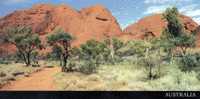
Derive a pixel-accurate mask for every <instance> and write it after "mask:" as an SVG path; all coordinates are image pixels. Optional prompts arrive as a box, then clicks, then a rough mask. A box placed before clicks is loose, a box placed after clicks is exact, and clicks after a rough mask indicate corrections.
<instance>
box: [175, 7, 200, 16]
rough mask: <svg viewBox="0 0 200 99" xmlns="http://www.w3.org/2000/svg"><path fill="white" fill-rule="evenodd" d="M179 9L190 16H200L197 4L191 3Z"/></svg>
mask: <svg viewBox="0 0 200 99" xmlns="http://www.w3.org/2000/svg"><path fill="white" fill-rule="evenodd" d="M179 11H180V12H181V13H183V14H185V15H187V16H190V17H196V16H200V8H198V5H197V4H192V5H188V6H185V7H182V8H180V10H179Z"/></svg>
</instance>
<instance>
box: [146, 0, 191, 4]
mask: <svg viewBox="0 0 200 99" xmlns="http://www.w3.org/2000/svg"><path fill="white" fill-rule="evenodd" d="M189 1H192V0H145V1H144V3H145V4H165V3H169V2H173V3H178V2H189Z"/></svg>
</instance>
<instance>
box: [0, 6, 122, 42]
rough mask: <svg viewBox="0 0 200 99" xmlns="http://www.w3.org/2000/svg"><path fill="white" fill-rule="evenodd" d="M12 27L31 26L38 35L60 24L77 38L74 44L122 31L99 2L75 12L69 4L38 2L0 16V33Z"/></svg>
mask: <svg viewBox="0 0 200 99" xmlns="http://www.w3.org/2000/svg"><path fill="white" fill-rule="evenodd" d="M13 26H30V27H32V29H33V31H34V32H35V33H39V34H40V35H41V36H44V35H47V34H48V33H50V32H52V31H53V30H54V29H55V28H56V27H60V28H63V29H64V30H65V32H68V33H71V34H72V35H73V36H74V37H75V38H76V40H75V41H74V43H76V44H77V45H78V44H81V43H84V42H85V41H87V40H89V39H97V40H99V39H102V38H103V36H104V35H105V34H106V35H107V34H108V35H112V36H115V35H117V34H120V33H121V32H122V31H121V28H120V26H119V24H118V23H117V21H116V19H115V18H114V17H113V16H112V14H111V12H110V11H109V10H108V9H106V8H104V7H103V6H101V5H95V6H92V7H88V8H83V9H81V10H80V11H77V10H75V9H73V8H71V7H70V6H68V5H49V4H39V5H35V6H33V7H32V8H30V9H27V10H20V11H15V12H13V13H11V14H9V15H7V16H5V17H3V18H1V19H0V31H1V32H2V33H3V30H4V29H5V28H7V27H13ZM42 38H44V37H42Z"/></svg>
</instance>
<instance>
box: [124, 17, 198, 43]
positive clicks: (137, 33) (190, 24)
mask: <svg viewBox="0 0 200 99" xmlns="http://www.w3.org/2000/svg"><path fill="white" fill-rule="evenodd" d="M179 18H180V20H181V22H182V24H183V26H184V28H185V30H186V31H187V32H189V33H190V32H193V31H194V30H195V29H196V28H197V27H198V24H197V23H196V22H194V21H193V20H192V19H191V18H190V17H187V16H184V15H180V17H179ZM166 25H167V22H166V21H165V20H164V19H163V17H162V15H161V14H155V15H152V16H147V17H145V18H143V19H141V20H139V21H138V22H136V23H134V24H132V25H130V26H128V27H127V28H126V29H124V35H122V36H121V38H122V39H126V40H127V39H128V40H130V39H144V38H145V37H147V36H154V37H159V36H160V35H161V33H162V31H163V30H164V29H165V27H166Z"/></svg>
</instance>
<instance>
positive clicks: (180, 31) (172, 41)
mask: <svg viewBox="0 0 200 99" xmlns="http://www.w3.org/2000/svg"><path fill="white" fill-rule="evenodd" d="M179 17H180V14H179V12H178V9H177V8H176V7H172V8H167V9H166V11H165V12H164V13H163V18H164V19H165V20H166V21H167V23H168V24H167V27H166V28H165V30H164V31H163V35H162V36H161V38H162V40H163V41H165V44H164V46H165V48H166V49H167V50H168V53H169V55H170V57H171V60H173V56H174V54H173V50H175V49H178V48H179V51H181V53H182V54H181V55H182V56H183V55H185V54H186V51H187V49H188V48H191V47H194V46H195V34H194V33H191V34H190V33H187V32H186V31H185V29H184V27H183V25H182V23H181V21H180V20H179Z"/></svg>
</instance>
